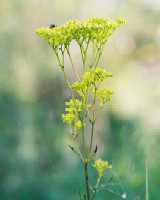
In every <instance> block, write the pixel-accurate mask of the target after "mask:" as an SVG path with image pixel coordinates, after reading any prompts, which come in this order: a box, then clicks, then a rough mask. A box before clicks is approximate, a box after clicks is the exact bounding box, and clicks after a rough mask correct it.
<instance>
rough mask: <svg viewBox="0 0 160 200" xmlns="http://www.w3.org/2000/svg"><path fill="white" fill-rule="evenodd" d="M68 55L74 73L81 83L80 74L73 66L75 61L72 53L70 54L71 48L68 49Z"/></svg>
mask: <svg viewBox="0 0 160 200" xmlns="http://www.w3.org/2000/svg"><path fill="white" fill-rule="evenodd" d="M67 53H68V56H69V59H70V62H71V65H72V68H73V71H74V73H75V75H76V77H77V79H78V80H79V81H80V78H79V76H78V74H77V72H76V70H75V67H74V64H73V61H72V57H71V54H70V52H69V48H67Z"/></svg>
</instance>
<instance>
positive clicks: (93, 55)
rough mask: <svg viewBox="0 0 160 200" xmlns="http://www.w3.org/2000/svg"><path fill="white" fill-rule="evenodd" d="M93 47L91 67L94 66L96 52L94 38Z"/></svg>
mask: <svg viewBox="0 0 160 200" xmlns="http://www.w3.org/2000/svg"><path fill="white" fill-rule="evenodd" d="M92 48H93V52H92V59H91V66H90V68H92V67H93V64H94V54H95V46H94V40H93V42H92Z"/></svg>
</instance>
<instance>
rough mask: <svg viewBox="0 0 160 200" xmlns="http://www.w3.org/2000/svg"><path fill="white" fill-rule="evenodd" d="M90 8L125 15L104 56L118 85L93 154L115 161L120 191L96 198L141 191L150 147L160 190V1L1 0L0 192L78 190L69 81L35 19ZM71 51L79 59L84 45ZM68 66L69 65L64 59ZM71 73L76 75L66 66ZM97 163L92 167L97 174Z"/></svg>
mask: <svg viewBox="0 0 160 200" xmlns="http://www.w3.org/2000/svg"><path fill="white" fill-rule="evenodd" d="M89 16H93V17H94V16H100V17H106V18H108V17H109V18H114V19H115V18H116V17H124V18H125V20H126V22H127V23H126V24H125V25H123V26H121V27H120V28H118V29H117V30H116V31H115V33H114V34H113V35H112V36H111V38H110V39H109V41H108V43H107V45H106V47H105V50H104V52H103V54H102V57H101V60H100V63H99V66H102V67H103V68H105V69H106V70H107V71H110V72H111V73H112V74H113V75H114V76H113V78H112V79H110V80H109V81H107V84H109V85H110V86H111V87H112V88H113V89H114V91H115V95H114V97H113V98H112V101H111V102H110V103H109V104H108V105H107V106H106V107H105V109H104V111H103V112H102V114H101V117H100V119H99V121H98V123H97V127H96V141H95V142H96V144H98V147H99V148H98V153H97V158H102V159H107V160H109V162H110V163H112V164H113V169H112V171H109V170H108V171H107V172H106V176H105V178H104V182H105V183H106V182H108V181H109V180H110V178H111V177H113V180H112V181H113V183H118V184H115V185H113V186H112V190H113V191H114V192H115V194H113V193H111V192H108V191H102V193H99V194H98V196H97V200H98V199H99V200H102V199H110V200H118V199H121V197H120V196H118V195H117V194H118V193H119V194H123V193H124V192H125V193H126V194H127V199H128V200H144V199H145V164H146V162H145V155H147V158H148V176H149V193H150V199H151V200H158V199H160V153H159V152H160V22H159V19H160V1H158V0H152V1H149V0H112V1H110V0H87V1H85V0H81V1H75V0H67V1H63V0H52V1H51V0H39V1H36V0H35V1H31V0H12V1H11V0H5V1H3V0H2V1H1V5H0V199H1V200H10V199H12V200H77V199H78V198H79V196H78V192H79V189H80V188H82V189H83V185H82V183H83V168H82V165H81V163H80V162H79V160H78V158H76V156H75V155H74V154H73V153H72V152H71V150H70V149H69V148H68V144H69V139H68V138H69V136H68V133H67V129H66V127H65V125H64V124H63V123H62V119H61V114H62V113H63V112H64V102H65V100H66V99H67V98H68V92H67V88H66V86H65V81H64V78H63V75H62V73H61V69H60V67H59V66H58V62H57V60H56V57H55V55H54V53H53V51H52V49H51V48H50V47H49V46H48V45H47V44H46V43H45V42H44V41H43V40H42V39H40V38H39V37H38V36H36V35H35V34H34V29H35V28H38V27H40V26H43V25H47V26H48V25H50V24H51V23H55V24H57V25H61V24H63V23H65V22H66V21H67V20H69V19H77V20H82V19H86V18H87V17H89ZM72 54H73V60H74V62H75V63H76V67H77V68H80V67H81V62H80V56H79V49H78V48H77V47H76V46H75V45H73V49H72ZM66 69H67V73H68V74H71V66H70V64H69V62H68V60H66ZM70 79H72V76H70ZM96 176H97V174H96V171H95V170H94V169H90V180H91V181H92V183H93V184H94V183H95V179H96Z"/></svg>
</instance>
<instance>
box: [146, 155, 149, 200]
mask: <svg viewBox="0 0 160 200" xmlns="http://www.w3.org/2000/svg"><path fill="white" fill-rule="evenodd" d="M146 200H149V189H148V160H147V156H146Z"/></svg>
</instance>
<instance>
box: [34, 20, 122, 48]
mask: <svg viewBox="0 0 160 200" xmlns="http://www.w3.org/2000/svg"><path fill="white" fill-rule="evenodd" d="M124 23H125V21H124V19H123V18H117V19H116V20H111V19H106V18H100V17H95V18H88V19H87V20H83V21H76V20H69V21H68V22H67V23H66V24H64V25H62V26H61V27H54V28H50V27H41V28H38V29H36V30H35V33H36V34H37V35H38V36H40V37H41V38H42V39H44V40H45V41H46V42H47V43H49V44H50V45H51V46H52V47H53V48H54V49H55V48H57V47H58V46H59V45H64V47H68V46H69V45H70V43H71V41H72V40H76V41H77V43H78V44H79V45H82V43H83V42H84V41H87V40H88V39H89V40H91V41H92V42H93V41H94V43H95V44H96V45H98V43H100V44H105V43H106V41H107V39H108V38H109V37H110V36H111V35H112V33H113V31H114V30H115V29H116V28H117V27H119V26H120V25H121V24H124Z"/></svg>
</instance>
